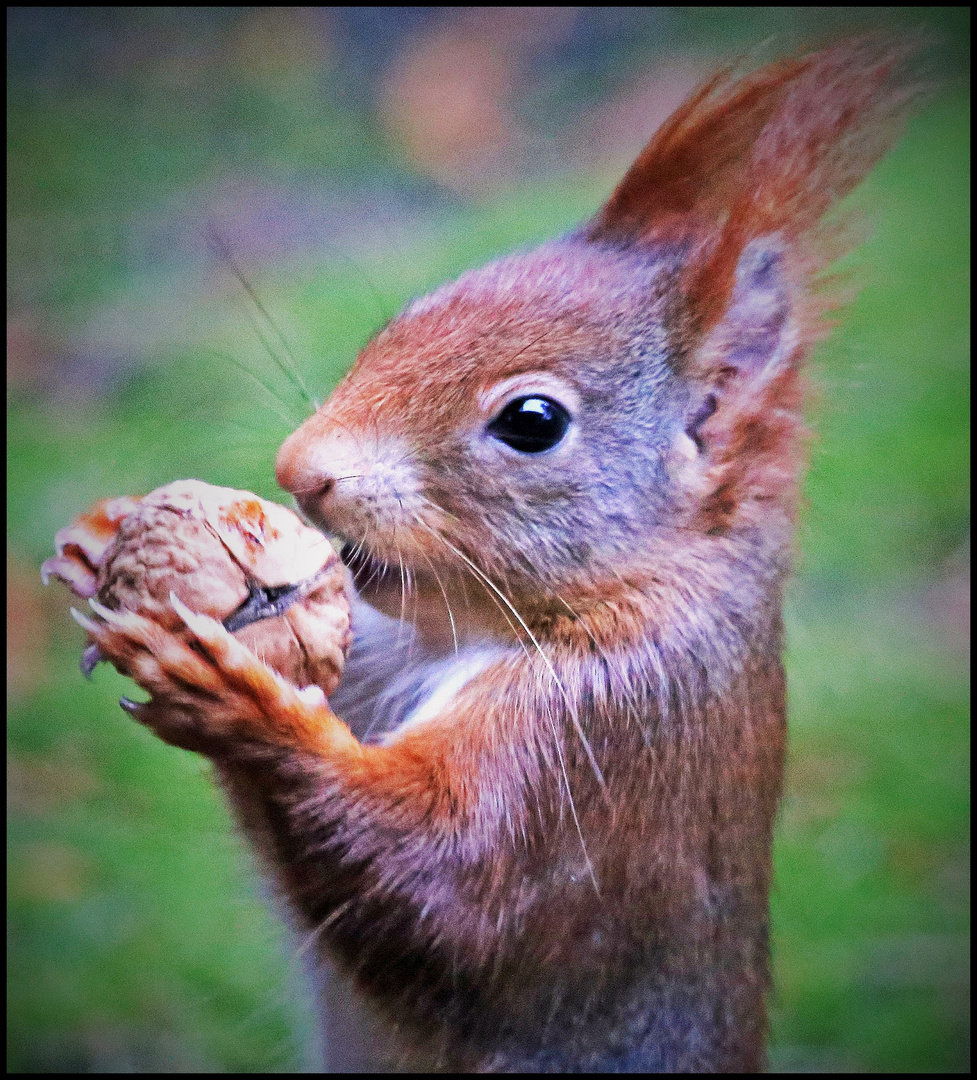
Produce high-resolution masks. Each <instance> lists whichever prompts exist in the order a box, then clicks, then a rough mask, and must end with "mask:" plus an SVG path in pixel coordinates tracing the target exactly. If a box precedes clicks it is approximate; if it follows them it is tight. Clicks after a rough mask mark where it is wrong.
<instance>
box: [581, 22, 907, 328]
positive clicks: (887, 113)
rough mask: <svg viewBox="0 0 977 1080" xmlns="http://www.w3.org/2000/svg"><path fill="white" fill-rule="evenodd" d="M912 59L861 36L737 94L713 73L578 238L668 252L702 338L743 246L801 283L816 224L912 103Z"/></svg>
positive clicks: (885, 144)
mask: <svg viewBox="0 0 977 1080" xmlns="http://www.w3.org/2000/svg"><path fill="white" fill-rule="evenodd" d="M919 48H920V42H919V41H918V40H917V39H916V38H914V37H912V36H908V37H905V36H904V37H895V36H893V35H889V34H869V35H865V36H863V37H857V38H853V39H850V40H847V41H842V42H840V43H838V44H837V45H833V46H831V47H830V48H827V49H824V50H823V51H822V52H817V53H812V54H810V55H808V56H802V57H799V58H796V59H793V60H783V61H780V62H778V63H775V64H771V65H770V66H768V67H766V68H763V69H762V70H761V71H759V72H756V73H754V74H752V75H748V76H746V77H745V78H742V79H739V80H737V81H734V80H733V79H732V78H731V76H730V72H729V70H728V69H727V70H724V71H721V72H719V73H718V74H717V75H715V76H714V77H713V78H712V79H710V80H709V81H708V82H707V83H706V84H705V85H704V86H703V87H702V88H701V89H700V90H698V91H697V92H696V93H695V94H693V95H692V97H691V98H689V100H688V101H687V102H686V103H685V104H684V105H682V106H681V107H680V108H679V109H678V110H677V111H676V112H675V113H674V114H673V115H672V117H671V118H670V119H669V120H668V121H666V123H665V124H664V125H663V126H662V127H661V128H660V129H659V130H658V132H657V133H656V134H655V135H654V136H653V138H652V140H651V142H650V143H649V144H648V146H647V147H646V148H645V150H644V151H643V152H642V153H641V155H640V156H639V157H638V160H637V161H636V162H635V163H634V165H633V166H632V167H631V169H630V170H629V171H628V173H627V174H626V176H625V177H624V179H623V180H622V181H621V183H620V184H619V185H618V187H617V189H616V190H615V191H614V193H613V194H612V195H611V197H610V199H609V200H608V201H607V204H606V205H605V206H604V207H603V209H602V210H601V211H600V212H599V213H598V214H597V216H596V217H595V218H594V220H593V221H592V222H591V223H590V225H589V226H588V227H587V229H586V232H585V236H586V237H587V238H588V239H590V240H594V241H608V242H613V243H627V244H635V243H658V242H665V243H667V242H674V241H681V242H682V243H683V244H684V245H685V246H686V247H687V249H688V250H689V252H690V255H689V260H688V264H687V266H686V268H685V274H684V280H683V285H682V292H683V293H684V295H685V296H686V298H687V305H686V306H687V309H688V316H689V319H690V321H691V323H692V326H693V328H694V329H695V330H696V331H699V332H702V333H704V332H705V331H707V330H708V329H709V328H710V327H711V326H712V325H713V324H715V323H716V322H717V321H718V320H719V319H720V318H721V317H722V315H723V313H724V311H725V309H726V306H727V304H728V302H729V300H730V295H731V293H732V291H733V289H734V287H738V283H739V282H740V281H741V274H742V266H741V258H742V257H743V256H744V253H745V249H746V247H747V245H748V244H750V243H751V242H753V241H755V240H758V239H760V238H761V237H765V236H767V237H769V236H779V237H780V240H781V242H782V244H783V245H784V246H785V248H786V249H788V250H789V252H790V254H791V258H792V261H793V262H794V263H795V264H796V265H798V266H801V265H802V264H803V273H804V274H805V275H806V274H809V273H811V272H813V271H814V270H815V269H817V268H818V265H819V259H818V254H817V251H816V248H817V244H816V243H815V240H816V237H815V231H816V226H817V224H818V222H819V220H820V219H821V218H822V216H823V215H824V214H825V212H826V211H827V210H828V209H829V207H831V206H832V205H833V204H835V203H836V202H837V201H838V200H839V199H841V198H843V197H844V196H845V195H847V194H848V193H849V192H850V191H851V190H852V189H853V188H854V187H855V186H856V184H858V183H859V182H860V181H861V180H862V179H863V177H864V176H865V175H866V174H867V173H868V171H869V170H870V169H871V168H872V166H873V165H874V164H875V163H876V162H877V161H878V160H879V158H881V157H882V156H883V154H885V153H886V152H887V151H888V150H889V148H890V147H891V146H892V144H893V143H894V142H895V140H896V138H897V136H898V134H899V132H900V130H901V127H902V122H903V120H904V118H905V115H906V113H907V111H908V106H909V105H910V104H911V103H912V102H914V101H915V100H916V99H917V98H918V97H919V93H920V86H919V85H918V84H917V85H914V84H911V83H909V82H907V80H906V79H905V77H904V75H903V74H902V69H903V68H904V67H905V64H906V61H907V60H908V59H909V57H911V56H913V55H914V54H915V53H917V52H918V51H919ZM823 261H824V260H823V259H822V260H821V262H823Z"/></svg>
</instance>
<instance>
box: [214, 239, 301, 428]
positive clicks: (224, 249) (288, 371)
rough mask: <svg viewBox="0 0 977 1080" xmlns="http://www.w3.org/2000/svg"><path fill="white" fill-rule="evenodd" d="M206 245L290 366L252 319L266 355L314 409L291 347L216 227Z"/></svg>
mask: <svg viewBox="0 0 977 1080" xmlns="http://www.w3.org/2000/svg"><path fill="white" fill-rule="evenodd" d="M208 244H209V246H210V250H211V251H212V252H213V253H214V254H215V255H216V256H217V257H218V258H219V259H221V260H222V261H223V262H224V264H225V265H226V266H227V267H228V269H229V270H230V271H231V273H232V274H233V275H234V276H235V277H236V278H237V280H238V282H239V283H240V285H241V288H243V289H244V291H245V292H246V293H247V294H248V297H249V298H250V300H251V302H252V303H253V304H254V306H255V307H256V308H257V309H258V311H259V312H261V314H262V316H263V317H264V319H265V322H266V323H267V325H268V326H269V327H271V329H272V331H273V332H274V334H275V336H276V337H277V338H278V340H279V341H280V342H281V344H282V347H283V348H284V350H285V356H286V358H287V359H288V360H289V361H290V362H291V365H292V366H291V367H289V365H288V364H286V363H285V362H284V361H283V360H282V359H281V357H280V356H279V355H278V354H277V353H276V352H275V350H274V349H272V348H271V346H270V345H269V343H268V342H267V340H266V339H265V336H264V335H263V334H262V333H261V330H260V329H259V328H258V326H257V324H256V320H254V319H253V318H252V320H251V322H252V324H253V325H254V327H255V332H256V333H257V335H258V339H259V340H260V341H261V343H262V345H264V347H265V348H266V349H267V350H268V354H269V355H270V356H271V358H272V360H274V361H275V364H276V365H277V366H278V368H279V370H280V371H281V372H282V374H283V375H284V376H285V378H286V379H288V381H289V382H290V383H291V384H292V386H294V387H295V389H296V390H297V391H298V392H299V393H300V394H301V395H302V397H303V398H304V399H305V401H306V403H307V404H308V405H311V406H312V408H313V409H315V408H316V403H315V400H314V399H313V397H312V395H311V394H310V393H309V390H308V387H307V386H306V385H305V381H304V380H303V378H302V376H301V374H300V373H299V365H298V361H297V360H296V358H295V353H294V352H293V351H292V347H291V345H290V344H289V341H288V338H287V337H286V336H285V334H284V333H283V332H282V330H281V328H280V327H279V325H278V323H277V322H276V321H275V319H274V318H273V317H272V315H271V313H270V312H269V311H268V309H267V308H266V307H265V305H264V304H263V303H262V301H261V297H260V296H258V294H257V292H255V290H254V288H253V287H252V285H251V282H250V281H248V279H247V278H246V277H245V276H244V274H243V273H242V271H241V268H240V267H239V266H238V264H237V263H236V262H235V260H234V256H233V255H232V254H231V249H230V247H229V246H228V244H227V241H226V240H225V239H224V237H223V236H221V234H220V233H219V232H218V230H217V228H216V226H214V225H211V226H210V228H209V230H208Z"/></svg>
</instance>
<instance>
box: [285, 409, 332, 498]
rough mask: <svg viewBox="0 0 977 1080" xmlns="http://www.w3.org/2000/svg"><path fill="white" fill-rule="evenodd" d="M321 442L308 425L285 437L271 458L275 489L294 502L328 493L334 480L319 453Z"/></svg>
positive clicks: (321, 450)
mask: <svg viewBox="0 0 977 1080" xmlns="http://www.w3.org/2000/svg"><path fill="white" fill-rule="evenodd" d="M312 419H313V420H314V419H315V417H313V418H312ZM323 441H324V440H323V439H322V438H321V437H320V436H319V434H318V433H317V432H315V431H313V430H310V429H309V425H308V423H306V424H303V425H302V426H301V427H300V428H299V429H298V430H297V431H293V432H292V434H291V435H289V437H288V438H287V439H286V440H285V441H284V442H283V443H282V446H281V449H280V450H279V451H278V457H277V458H276V459H275V479H276V480H277V481H278V486H279V487H281V488H284V490H285V491H289V492H291V493H292V494H293V495H294V496H295V497H296V498H297V499H308V498H314V499H317V500H319V499H322V498H324V497H326V496H327V495H329V494H330V492H331V491H332V490H333V488H334V487H335V486H336V480H335V477H334V476H333V470H332V469H331V468H330V467H329V464H328V463H327V458H326V455H325V454H324V453H323V450H324V446H323Z"/></svg>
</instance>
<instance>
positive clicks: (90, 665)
mask: <svg viewBox="0 0 977 1080" xmlns="http://www.w3.org/2000/svg"><path fill="white" fill-rule="evenodd" d="M104 659H105V657H104V656H102V652H101V650H100V649H99V647H98V646H97V645H96V644H95V642H92V643H91V644H90V645H86V646H85V649H84V652H82V654H81V660H80V661H79V662H78V666H79V667H80V668H81V673H82V675H84V676H85V678H86V679H90V678H91V677H92V672H93V671H94V670H95V665H96V664H98V663H101V661H103V660H104Z"/></svg>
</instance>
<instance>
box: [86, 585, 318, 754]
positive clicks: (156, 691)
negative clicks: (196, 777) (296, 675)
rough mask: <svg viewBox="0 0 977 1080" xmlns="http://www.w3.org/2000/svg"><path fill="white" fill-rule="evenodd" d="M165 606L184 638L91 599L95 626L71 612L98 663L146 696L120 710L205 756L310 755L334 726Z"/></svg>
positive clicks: (212, 631)
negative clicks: (284, 751)
mask: <svg viewBox="0 0 977 1080" xmlns="http://www.w3.org/2000/svg"><path fill="white" fill-rule="evenodd" d="M170 602H171V604H172V606H173V609H174V610H175V611H176V613H177V614H178V615H179V617H180V619H181V620H182V622H183V624H184V626H185V627H186V631H187V632H188V633H184V634H183V635H182V636H181V635H180V634H179V633H173V632H171V631H170V630H167V629H165V628H164V627H162V626H160V625H159V624H158V623H156V622H154V621H153V620H152V619H148V618H146V617H145V616H143V615H138V614H135V613H134V612H131V611H111V610H109V609H108V608H106V607H104V606H103V605H101V604H99V603H97V602H96V601H94V600H89V604H90V605H91V607H92V610H93V611H94V612H95V614H96V616H97V618H96V619H92V618H89V617H87V616H85V615H82V614H81V613H80V612H77V611H75V610H74V609H73V610H72V615H73V616H74V618H75V620H76V621H77V622H78V623H79V624H80V625H81V626H82V627H83V628H84V629H85V630H87V631H88V633H89V635H90V637H91V639H92V641H93V643H94V644H95V646H96V647H97V649H98V652H99V654H100V656H101V657H102V658H104V659H107V660H110V661H111V662H112V663H113V664H114V665H115V667H116V668H117V669H118V670H119V671H120V672H121V673H122V674H123V675H128V676H130V677H131V678H132V679H134V680H135V681H136V683H138V684H139V686H141V687H142V688H143V689H144V690H147V691H148V692H149V693H150V695H152V697H151V700H150V701H149V702H146V703H145V704H140V703H138V702H134V701H131V700H129V699H128V698H123V699H122V700H121V702H120V704H121V705H122V707H123V709H125V711H126V712H128V713H129V714H130V715H131V716H133V717H134V718H135V719H136V720H138V721H139V722H140V723H143V724H145V725H146V726H147V727H149V728H150V729H151V730H153V731H154V732H155V733H156V734H157V735H158V736H159V737H160V738H161V739H163V740H164V741H165V742H168V743H171V744H173V745H174V746H179V747H182V748H183V749H185V750H195V751H197V752H199V753H205V754H208V755H210V756H212V757H226V756H228V755H230V754H232V753H234V751H235V750H242V751H243V750H245V749H246V748H248V747H251V748H253V747H255V745H256V744H257V745H264V746H269V745H271V746H279V747H283V746H287V747H291V748H294V749H300V748H303V747H304V748H308V749H315V748H316V747H317V745H318V744H319V743H320V741H321V736H322V734H323V733H324V731H325V729H326V728H327V727H328V726H329V724H330V722H332V723H338V721H336V719H335V717H334V716H333V714H332V713H331V711H330V710H329V709H328V708H327V707H326V706H325V705H324V704H323V705H315V704H307V703H306V701H305V700H304V699H303V697H302V694H301V692H300V691H299V690H298V689H297V688H296V687H294V686H292V684H291V683H289V682H288V681H287V680H286V679H283V678H282V677H281V676H280V675H278V674H277V673H276V672H274V671H272V670H271V668H269V667H267V666H266V665H265V664H263V663H262V662H261V661H260V660H259V659H258V658H257V657H256V656H255V655H254V654H253V653H252V652H251V651H250V650H248V649H247V648H246V647H245V646H244V645H242V644H241V643H240V642H239V641H237V640H236V639H235V638H234V637H233V636H232V635H231V634H229V633H228V632H227V631H226V630H225V629H224V627H223V626H221V624H220V623H219V622H218V621H217V620H216V619H212V618H210V617H209V616H207V615H199V614H197V613H195V612H193V611H191V610H190V609H189V608H187V607H186V606H185V605H184V604H182V603H181V602H180V600H179V599H178V598H177V597H176V596H175V595H174V594H173V593H171V594H170ZM187 638H188V639H189V640H186V639H187Z"/></svg>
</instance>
